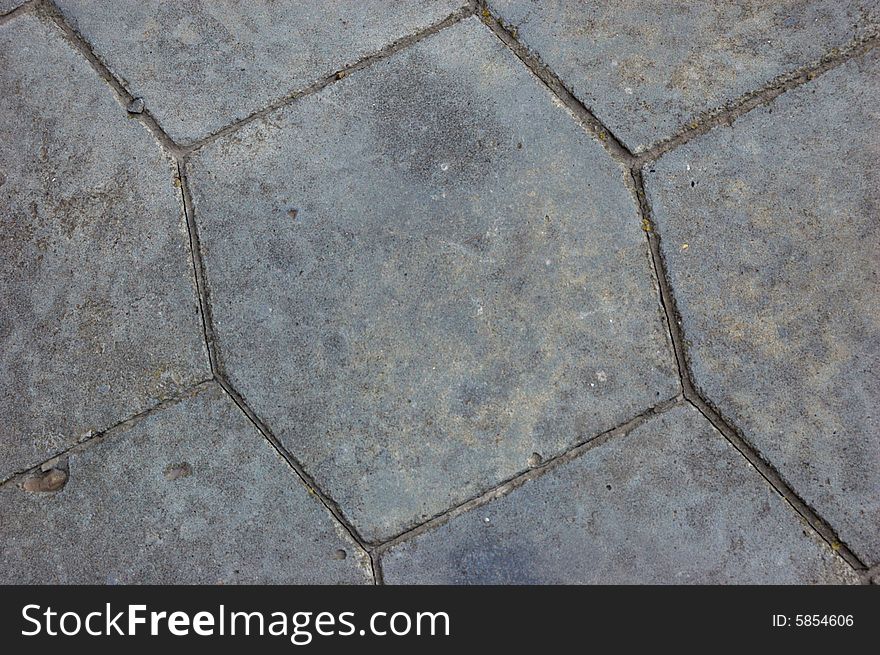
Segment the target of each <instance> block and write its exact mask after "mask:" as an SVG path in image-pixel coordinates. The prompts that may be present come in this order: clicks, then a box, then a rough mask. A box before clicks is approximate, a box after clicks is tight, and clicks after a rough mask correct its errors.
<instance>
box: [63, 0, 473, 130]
mask: <svg viewBox="0 0 880 655" xmlns="http://www.w3.org/2000/svg"><path fill="white" fill-rule="evenodd" d="M56 4H57V5H58V6H59V7H60V9H61V11H62V12H63V13H64V15H65V17H67V19H68V20H69V21H70V22H71V24H72V25H73V26H74V28H75V29H76V30H77V31H78V32H80V33H81V34H82V35H83V36H84V37H85V39H86V40H87V41H88V42H89V43H90V44H91V45H92V47H93V48H94V50H95V52H96V54H97V55H98V57H100V58H101V59H102V60H103V61H104V63H105V64H107V66H108V67H109V68H110V69H111V70H112V71H113V72H114V73H115V74H116V76H117V77H119V78H120V79H122V80H123V83H124V84H125V85H126V87H127V88H128V90H129V91H130V92H131V93H132V94H133V95H134V96H138V97H142V98H143V99H144V101H145V104H146V107H147V109H149V110H150V111H151V112H152V113H153V115H154V116H155V117H156V119H157V120H158V121H159V123H160V124H161V125H162V127H163V128H164V129H165V131H166V132H167V133H168V134H169V135H170V136H171V138H173V139H175V140H177V141H179V142H190V141H193V140H196V139H198V138H201V137H204V136H207V135H208V134H210V133H212V132H215V131H216V130H218V129H220V128H221V127H223V126H225V125H227V124H229V123H232V122H234V121H235V120H238V119H241V118H244V117H246V116H248V115H249V114H252V113H253V112H254V111H256V110H258V109H261V108H263V107H265V106H266V105H268V104H270V103H271V102H272V101H274V100H277V99H279V98H282V97H284V96H286V95H287V94H289V93H290V92H292V91H295V90H297V89H301V88H304V87H306V86H308V85H309V84H311V83H312V82H314V81H316V80H319V79H321V78H323V77H325V76H327V75H330V74H332V73H334V72H335V71H337V70H339V69H341V68H344V67H345V66H347V65H349V64H352V63H354V62H356V61H357V60H358V59H361V58H363V57H364V56H366V55H369V54H372V53H374V52H376V51H378V50H380V49H382V48H383V47H385V46H387V45H389V44H391V43H393V42H395V41H397V40H399V39H401V38H402V37H404V36H407V35H409V34H414V33H416V32H418V31H420V30H423V29H425V28H427V27H430V26H431V25H432V24H434V23H437V22H439V21H441V20H443V19H444V18H446V17H447V16H448V15H449V14H451V13H453V12H454V11H456V10H457V9H460V8H461V7H462V6H463V5H464V4H466V3H465V2H464V1H463V0H398V1H396V2H394V3H384V2H383V3H373V2H345V1H342V0H332V1H327V0H325V1H323V2H312V1H309V0H274V1H273V2H265V1H264V2H240V1H239V0H211V2H201V1H199V0H180V1H177V2H163V1H162V0H122V1H116V2H112V3H97V2H93V1H92V0H60V1H59V2H57V3H56Z"/></svg>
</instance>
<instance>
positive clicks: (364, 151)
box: [190, 19, 678, 539]
mask: <svg viewBox="0 0 880 655" xmlns="http://www.w3.org/2000/svg"><path fill="white" fill-rule="evenodd" d="M625 177H626V173H625V171H624V170H623V169H622V168H620V167H618V165H616V164H615V163H614V162H613V161H612V160H611V159H610V158H609V157H608V156H607V154H606V153H605V152H604V150H603V149H602V147H601V146H600V145H599V144H598V143H597V142H595V141H593V140H591V138H590V137H589V136H588V135H587V134H586V133H585V132H584V131H583V130H582V129H580V128H579V127H578V126H577V125H576V123H575V122H574V121H573V120H572V118H571V116H569V115H568V113H567V111H566V110H565V109H564V108H562V107H561V106H559V105H558V104H556V103H554V101H553V100H552V98H551V96H550V94H549V93H548V91H547V90H546V89H545V88H544V87H543V86H541V85H540V84H539V83H538V82H537V81H536V80H535V79H534V78H533V77H532V76H531V75H530V74H529V73H528V71H527V70H526V69H525V68H523V67H522V65H521V64H520V63H519V62H518V60H517V59H516V58H515V57H514V56H513V55H512V54H510V53H509V52H508V51H507V50H506V49H505V48H504V46H503V45H502V44H501V43H500V41H498V39H496V38H495V37H494V36H493V35H492V34H491V33H490V31H489V30H488V29H487V28H486V27H485V26H483V25H482V24H481V23H480V22H479V21H478V20H476V19H468V20H467V21H465V22H463V23H462V24H459V25H457V26H455V27H452V28H449V29H448V30H444V31H443V32H441V33H440V34H438V35H436V36H433V37H431V38H429V39H427V40H425V41H423V42H421V43H419V44H417V45H416V46H414V47H412V48H410V49H408V50H406V51H404V52H402V53H399V54H397V55H395V56H393V57H391V58H390V59H388V60H385V61H382V62H380V63H377V64H376V65H375V66H372V67H371V68H369V69H367V70H363V71H359V72H357V73H355V74H354V75H352V76H351V77H349V78H346V79H344V80H342V81H341V82H338V83H336V84H334V85H332V86H331V87H328V88H327V89H325V90H323V91H322V92H320V93H319V94H317V95H314V96H310V97H308V98H304V99H302V100H301V101H298V102H296V103H294V104H293V105H291V106H290V107H289V108H287V109H285V110H284V111H283V112H280V113H276V114H273V115H272V116H271V117H270V118H269V119H268V120H267V121H265V122H257V123H254V124H251V125H248V126H247V127H246V128H244V129H243V130H242V131H240V132H238V133H236V134H235V135H234V136H232V137H229V138H224V139H222V140H221V141H218V142H217V143H215V144H211V145H210V146H208V147H207V148H206V149H205V150H203V151H200V152H198V153H197V154H196V156H195V157H194V159H193V161H192V165H191V168H190V179H191V183H192V191H193V197H194V207H195V215H196V221H197V222H198V224H199V228H200V232H201V237H202V245H203V251H204V255H205V261H206V268H207V276H208V285H209V289H210V296H211V300H212V304H213V312H214V319H215V327H216V333H217V336H218V339H219V346H220V355H221V360H222V362H223V363H224V364H225V366H226V367H227V369H228V374H229V377H230V379H231V380H232V382H233V384H234V385H235V386H236V388H237V389H238V390H239V391H240V392H241V393H242V394H243V395H244V397H245V398H246V399H247V401H248V402H249V403H250V404H251V405H252V406H253V408H254V410H255V411H256V413H257V414H258V415H259V416H260V417H261V418H262V419H264V420H265V421H267V423H268V424H269V426H270V427H271V428H272V430H274V431H275V432H276V433H277V435H278V436H279V437H280V438H281V440H282V441H283V442H284V444H285V445H286V446H287V447H288V448H289V449H290V450H291V451H292V452H293V453H294V454H295V455H296V456H297V457H298V458H300V459H301V461H302V462H303V463H304V465H305V467H306V469H307V470H308V471H309V472H310V473H311V474H313V475H314V476H315V477H316V479H317V481H318V484H319V485H321V487H322V488H323V489H324V490H325V491H326V492H327V493H328V494H329V495H330V496H331V497H333V498H334V499H336V500H337V501H338V502H339V503H340V505H341V507H342V510H343V512H344V513H345V514H346V515H347V516H348V517H349V518H350V519H351V520H352V521H353V522H354V524H355V525H356V526H357V528H358V529H359V530H361V531H362V532H363V534H364V535H366V537H367V538H369V539H379V538H382V537H387V536H389V535H392V534H395V533H397V532H399V531H401V530H402V529H404V528H407V527H409V526H411V525H413V524H415V523H418V522H420V521H421V520H424V519H425V518H427V517H429V516H431V515H433V514H435V513H437V512H441V511H443V510H445V509H447V508H448V507H449V506H451V505H453V504H455V503H458V502H460V501H462V500H464V499H466V498H468V497H469V496H471V495H473V494H475V493H479V492H480V491H482V490H484V489H485V488H487V487H489V486H491V485H494V484H496V483H498V482H500V481H501V480H503V479H505V478H508V477H510V476H511V475H514V474H516V473H518V472H519V471H522V470H524V469H526V468H527V467H528V458H529V456H530V455H531V454H532V453H533V452H539V453H541V454H542V455H543V456H545V457H546V456H550V455H554V454H557V453H559V452H561V451H563V450H564V449H566V448H568V447H570V446H572V445H573V444H575V443H578V442H581V441H583V440H586V439H588V438H590V437H591V436H593V435H595V434H596V433H598V432H601V431H603V430H607V429H609V428H611V427H613V426H615V425H617V424H619V423H621V422H622V421H625V420H627V419H629V418H630V417H631V416H633V415H634V414H637V413H639V412H641V411H643V410H644V409H645V408H647V407H649V406H651V405H654V404H656V403H657V402H658V401H661V400H665V399H667V398H669V397H671V396H673V395H675V394H676V393H677V392H678V383H677V377H676V375H675V369H674V366H673V363H672V358H671V354H670V349H669V346H668V343H667V337H666V330H665V327H664V324H663V322H662V318H661V311H660V307H659V305H658V301H657V295H656V292H655V285H654V280H653V277H652V271H651V265H650V261H649V258H648V253H647V247H646V241H645V237H644V234H643V233H642V231H641V229H640V221H639V217H638V214H637V211H636V207H635V204H634V202H633V197H632V195H631V193H630V192H629V191H628V190H627V188H626V186H625V185H624V180H625ZM292 210H295V211H292Z"/></svg>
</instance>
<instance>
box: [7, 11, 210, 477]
mask: <svg viewBox="0 0 880 655" xmlns="http://www.w3.org/2000/svg"><path fill="white" fill-rule="evenodd" d="M0 53H2V55H0V58H2V64H0V88H2V89H3V91H2V93H0V307H2V310H0V420H2V423H3V431H2V434H0V480H2V479H4V478H5V477H8V475H10V474H11V473H13V472H14V471H17V470H23V469H26V468H28V467H30V466H34V465H36V464H38V463H40V462H41V461H43V460H44V459H46V458H48V457H50V456H51V455H53V454H55V453H57V452H59V451H60V450H62V449H64V448H66V447H68V446H70V445H71V444H73V443H75V442H76V441H78V440H79V439H80V438H81V437H82V436H84V435H86V434H88V433H90V432H96V431H101V430H104V429H106V428H108V427H110V426H111V425H114V424H115V423H118V422H119V421H121V420H124V419H126V418H128V417H129V416H131V415H133V414H136V413H138V412H140V411H143V410H145V409H147V408H148V407H151V406H153V405H155V404H156V403H157V402H159V400H161V399H162V398H166V397H169V396H173V395H175V394H176V393H179V392H180V391H181V390H182V389H184V388H186V387H188V386H190V385H192V384H193V383H195V382H197V381H199V380H203V379H205V378H206V377H208V376H209V375H210V372H209V370H208V362H207V355H206V353H205V348H204V342H203V337H202V327H201V321H200V318H199V309H198V302H197V296H196V292H195V287H194V284H193V275H192V268H191V259H192V258H191V253H190V251H189V237H188V234H187V230H186V222H185V220H184V215H183V207H182V201H181V195H180V190H179V189H178V188H176V187H175V186H174V180H175V176H176V174H177V168H176V165H175V163H174V162H173V161H172V160H171V159H170V158H169V157H168V156H167V155H165V154H163V153H162V151H161V150H160V148H159V146H158V145H157V144H156V143H155V141H154V140H153V138H152V137H151V136H150V134H149V132H147V130H146V129H145V128H144V127H143V126H142V125H141V124H140V123H138V122H137V121H135V120H132V119H130V118H129V117H128V116H127V114H126V112H125V109H124V108H123V107H121V106H120V105H119V103H118V102H117V101H116V99H115V97H114V95H113V93H112V91H111V89H110V88H109V87H108V86H107V85H106V83H105V82H104V81H103V80H101V79H100V77H99V76H98V75H97V74H96V73H95V72H94V71H93V70H92V68H91V67H90V66H89V64H88V63H87V62H86V61H85V60H84V59H83V58H82V57H81V56H80V55H79V54H77V53H76V52H75V51H73V49H72V48H71V47H70V46H69V45H68V44H67V43H66V42H65V41H64V38H63V36H62V34H61V32H60V30H58V29H57V28H56V27H55V26H53V25H47V24H44V23H42V22H41V21H40V20H38V19H37V18H36V17H35V16H34V15H33V14H31V13H25V14H23V15H21V16H19V17H16V18H14V19H12V20H10V21H8V22H7V23H5V24H3V25H2V26H0Z"/></svg>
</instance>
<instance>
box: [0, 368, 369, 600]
mask: <svg viewBox="0 0 880 655" xmlns="http://www.w3.org/2000/svg"><path fill="white" fill-rule="evenodd" d="M69 467H70V480H69V481H68V483H67V485H66V486H65V487H64V488H63V489H62V490H61V491H58V492H56V493H28V492H26V491H24V490H22V489H21V488H20V486H19V485H18V484H16V483H9V484H7V485H6V486H5V487H3V488H2V489H0V514H2V516H3V522H2V526H0V562H2V563H3V565H2V566H0V582H2V583H3V584H9V583H50V582H51V583H89V584H95V583H98V584H103V583H111V584H115V583H122V584H127V583H158V584H170V583H187V584H188V583H205V584H217V583H243V582H251V583H269V582H271V583H310V584H319V583H363V582H367V581H368V580H369V579H370V574H369V564H368V560H367V558H366V556H365V555H363V554H362V551H360V550H359V549H358V548H357V546H356V545H355V544H354V543H353V542H352V541H351V538H350V537H349V536H348V535H347V534H346V533H345V532H344V531H343V530H342V528H340V527H339V526H338V524H337V523H336V522H335V521H334V519H333V518H332V516H331V515H330V513H329V512H328V511H327V510H326V509H325V508H324V506H323V505H321V503H320V502H319V501H318V500H317V499H316V498H315V497H314V496H312V495H310V494H309V491H308V490H307V489H306V487H305V486H304V485H303V484H302V483H301V482H300V480H299V478H298V477H297V476H296V474H295V473H294V472H293V471H292V470H291V469H290V467H289V466H288V465H287V463H286V462H285V461H284V460H283V459H281V457H280V456H278V454H277V453H276V452H275V451H274V449H273V448H272V447H271V446H270V445H269V444H268V443H267V442H266V440H265V439H264V438H263V437H262V436H261V435H260V434H259V433H258V432H257V431H256V429H255V428H254V427H253V425H252V424H251V423H250V422H249V421H248V420H247V418H245V416H244V414H242V413H241V412H240V411H239V410H238V408H237V407H236V406H235V405H234V404H233V402H232V401H231V400H230V399H229V398H228V397H227V396H226V395H225V394H224V393H223V392H222V391H221V390H220V388H219V387H217V386H214V385H210V386H209V387H208V388H207V389H204V390H203V391H202V392H201V393H200V394H199V395H198V396H196V397H190V398H187V399H186V400H184V401H183V402H181V403H179V404H176V405H174V406H173V407H170V408H167V409H165V410H163V411H160V412H156V413H154V414H151V415H150V416H149V417H147V418H145V419H144V420H142V421H139V422H137V423H136V424H135V425H133V426H131V427H127V428H124V429H121V430H118V431H114V433H112V434H111V435H110V436H109V437H108V438H107V439H106V440H104V441H103V442H101V443H99V444H95V445H91V444H90V445H88V446H86V447H84V448H83V450H82V452H80V453H78V454H75V455H73V456H71V457H70V460H69ZM339 549H343V550H345V551H346V553H347V557H346V558H345V559H339V557H338V556H337V555H336V552H337V550H339Z"/></svg>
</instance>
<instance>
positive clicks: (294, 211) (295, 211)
mask: <svg viewBox="0 0 880 655" xmlns="http://www.w3.org/2000/svg"><path fill="white" fill-rule="evenodd" d="M298 213H299V210H298V209H288V210H287V215H288V216H290V217H291V218H292V219H293V220H296V215H297V214H298Z"/></svg>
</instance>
